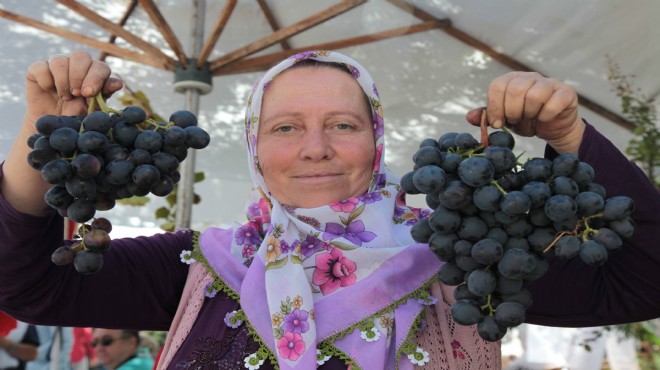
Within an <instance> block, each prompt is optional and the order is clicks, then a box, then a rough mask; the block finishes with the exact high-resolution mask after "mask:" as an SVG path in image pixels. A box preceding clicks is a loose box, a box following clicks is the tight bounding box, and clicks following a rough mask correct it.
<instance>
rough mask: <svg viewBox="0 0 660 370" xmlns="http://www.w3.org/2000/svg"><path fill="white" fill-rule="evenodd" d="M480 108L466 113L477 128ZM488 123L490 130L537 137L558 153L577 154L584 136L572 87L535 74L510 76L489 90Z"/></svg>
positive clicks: (509, 74)
mask: <svg viewBox="0 0 660 370" xmlns="http://www.w3.org/2000/svg"><path fill="white" fill-rule="evenodd" d="M482 110H483V108H478V109H474V110H471V111H470V112H468V113H467V116H466V118H467V120H468V122H469V123H471V124H473V125H478V124H479V123H480V120H481V112H482ZM486 114H487V120H488V123H489V125H490V126H491V127H493V128H501V127H502V126H503V125H506V126H507V127H508V128H509V129H511V130H512V131H513V132H514V133H516V134H518V135H521V136H537V137H538V138H540V139H543V140H545V141H546V142H547V143H548V144H549V145H550V146H552V147H553V148H554V149H555V150H556V151H557V152H559V153H565V152H571V153H574V154H577V152H578V149H579V147H580V143H581V142H582V134H583V133H584V122H583V121H582V118H581V117H580V116H579V115H578V99H577V93H576V92H575V89H573V87H572V86H570V85H568V84H566V83H563V82H561V81H559V80H556V79H552V78H547V77H544V76H542V75H541V74H539V73H536V72H510V73H507V74H505V75H502V76H500V77H498V78H496V79H495V80H493V81H492V82H491V83H490V86H489V87H488V106H487V107H486Z"/></svg>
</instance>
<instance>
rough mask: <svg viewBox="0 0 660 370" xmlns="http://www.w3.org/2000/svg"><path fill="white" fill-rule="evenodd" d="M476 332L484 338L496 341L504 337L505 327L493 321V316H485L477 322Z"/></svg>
mask: <svg viewBox="0 0 660 370" xmlns="http://www.w3.org/2000/svg"><path fill="white" fill-rule="evenodd" d="M477 333H479V336H480V337H481V338H482V339H484V340H487V341H489V342H497V341H498V340H500V339H502V338H504V335H505V334H506V327H505V326H503V325H501V324H499V323H498V322H497V321H495V318H494V317H492V316H486V317H484V319H483V320H482V321H480V322H479V323H478V324H477Z"/></svg>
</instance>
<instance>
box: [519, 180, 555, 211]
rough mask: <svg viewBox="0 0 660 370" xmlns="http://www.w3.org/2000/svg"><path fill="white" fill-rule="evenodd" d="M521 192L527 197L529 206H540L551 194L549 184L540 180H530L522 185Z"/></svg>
mask: <svg viewBox="0 0 660 370" xmlns="http://www.w3.org/2000/svg"><path fill="white" fill-rule="evenodd" d="M522 192H523V193H525V194H526V195H527V196H528V197H529V200H530V201H531V204H530V207H531V208H536V207H540V206H542V205H543V204H545V202H546V201H547V200H548V198H550V197H551V196H552V191H551V190H550V186H548V184H546V183H544V182H540V181H531V182H528V183H527V184H525V185H523V187H522Z"/></svg>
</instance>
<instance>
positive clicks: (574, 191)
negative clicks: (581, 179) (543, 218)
mask: <svg viewBox="0 0 660 370" xmlns="http://www.w3.org/2000/svg"><path fill="white" fill-rule="evenodd" d="M551 187H552V192H553V193H554V194H563V195H568V196H569V197H571V198H574V197H575V196H576V195H578V193H579V192H580V189H579V188H578V184H577V182H575V181H574V180H573V179H571V178H569V177H566V176H557V177H555V178H554V179H552V184H551Z"/></svg>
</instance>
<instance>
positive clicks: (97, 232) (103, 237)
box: [83, 229, 110, 252]
mask: <svg viewBox="0 0 660 370" xmlns="http://www.w3.org/2000/svg"><path fill="white" fill-rule="evenodd" d="M83 244H84V245H85V247H87V249H89V250H90V251H94V252H105V251H107V250H108V249H110V236H109V235H108V233H107V232H106V231H105V230H101V229H91V230H89V231H88V232H87V233H85V236H84V237H83Z"/></svg>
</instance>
